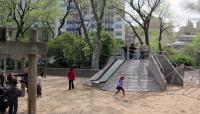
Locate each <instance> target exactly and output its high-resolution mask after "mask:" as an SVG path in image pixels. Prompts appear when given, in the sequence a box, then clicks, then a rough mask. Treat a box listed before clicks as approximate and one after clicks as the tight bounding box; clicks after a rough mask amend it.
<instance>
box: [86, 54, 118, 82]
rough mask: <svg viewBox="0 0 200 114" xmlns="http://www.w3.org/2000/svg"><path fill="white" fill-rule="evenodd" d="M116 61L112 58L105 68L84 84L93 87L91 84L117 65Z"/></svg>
mask: <svg viewBox="0 0 200 114" xmlns="http://www.w3.org/2000/svg"><path fill="white" fill-rule="evenodd" d="M116 60H117V59H116V57H114V56H111V57H110V58H109V60H108V62H107V63H106V65H105V67H104V68H103V69H101V70H100V71H98V72H97V73H96V74H94V75H93V76H92V77H91V78H90V79H89V80H87V81H86V82H84V83H83V84H85V85H87V86H92V83H91V82H92V81H95V80H98V79H100V77H101V76H102V75H103V74H104V73H105V72H106V71H107V70H108V69H109V68H110V67H111V66H112V65H113V64H114V63H115V61H116Z"/></svg>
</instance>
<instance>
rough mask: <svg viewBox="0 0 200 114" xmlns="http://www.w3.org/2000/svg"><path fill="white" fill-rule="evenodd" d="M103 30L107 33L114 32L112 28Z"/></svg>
mask: <svg viewBox="0 0 200 114" xmlns="http://www.w3.org/2000/svg"><path fill="white" fill-rule="evenodd" d="M104 30H105V31H107V32H113V31H114V29H113V28H105V29H104Z"/></svg>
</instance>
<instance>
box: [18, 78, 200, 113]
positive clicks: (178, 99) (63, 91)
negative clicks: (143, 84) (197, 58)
mask: <svg viewBox="0 0 200 114" xmlns="http://www.w3.org/2000/svg"><path fill="white" fill-rule="evenodd" d="M84 80H86V78H77V80H76V81H75V89H74V90H72V91H69V90H67V88H68V82H67V80H66V78H65V77H51V76H49V77H47V78H45V79H44V80H43V96H42V98H39V99H37V114H200V100H198V96H199V94H200V89H198V88H189V89H187V88H183V89H181V90H179V91H177V90H175V89H177V88H174V87H173V88H170V90H175V91H169V92H168V94H167V92H160V93H145V92H143V93H138V92H127V93H126V96H123V95H122V94H119V95H118V96H116V97H114V98H113V92H109V91H103V90H100V89H97V88H93V87H88V86H85V85H83V84H82V82H83V81H84ZM183 93H184V94H185V95H179V94H183ZM186 95H187V96H186ZM18 114H27V96H26V97H23V98H20V100H19V108H18Z"/></svg>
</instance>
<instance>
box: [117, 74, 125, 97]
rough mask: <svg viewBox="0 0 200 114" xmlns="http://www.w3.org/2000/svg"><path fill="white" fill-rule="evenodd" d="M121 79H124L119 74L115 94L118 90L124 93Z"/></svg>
mask: <svg viewBox="0 0 200 114" xmlns="http://www.w3.org/2000/svg"><path fill="white" fill-rule="evenodd" d="M123 80H124V77H123V76H121V77H120V79H119V81H118V83H117V88H116V89H117V92H116V93H115V95H117V94H118V93H119V91H120V90H122V92H123V95H125V91H124V88H123Z"/></svg>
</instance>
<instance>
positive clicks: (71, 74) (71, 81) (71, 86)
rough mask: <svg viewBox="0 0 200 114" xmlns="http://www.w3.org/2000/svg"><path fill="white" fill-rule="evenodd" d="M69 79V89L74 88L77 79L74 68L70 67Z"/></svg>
mask: <svg viewBox="0 0 200 114" xmlns="http://www.w3.org/2000/svg"><path fill="white" fill-rule="evenodd" d="M67 77H68V80H69V90H71V89H74V82H73V81H74V80H75V73H74V70H73V68H70V69H69V71H68V74H67Z"/></svg>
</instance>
